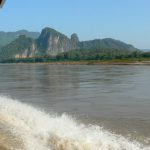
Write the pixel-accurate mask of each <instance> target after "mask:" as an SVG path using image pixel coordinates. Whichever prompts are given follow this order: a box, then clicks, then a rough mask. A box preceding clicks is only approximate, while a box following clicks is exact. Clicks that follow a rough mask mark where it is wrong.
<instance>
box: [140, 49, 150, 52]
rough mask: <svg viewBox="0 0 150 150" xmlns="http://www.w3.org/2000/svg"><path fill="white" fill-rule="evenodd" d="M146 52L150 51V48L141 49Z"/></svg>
mask: <svg viewBox="0 0 150 150" xmlns="http://www.w3.org/2000/svg"><path fill="white" fill-rule="evenodd" d="M141 50H142V51H144V52H150V49H141Z"/></svg>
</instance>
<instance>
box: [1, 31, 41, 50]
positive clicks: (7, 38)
mask: <svg viewBox="0 0 150 150" xmlns="http://www.w3.org/2000/svg"><path fill="white" fill-rule="evenodd" d="M19 35H26V36H27V37H30V38H33V39H36V38H38V36H39V35H40V33H39V32H29V31H27V30H19V31H16V32H3V31H0V48H1V47H3V46H5V45H7V44H9V43H10V42H12V41H13V40H15V39H16V38H17V37H18V36H19Z"/></svg>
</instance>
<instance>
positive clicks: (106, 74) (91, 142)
mask: <svg viewBox="0 0 150 150" xmlns="http://www.w3.org/2000/svg"><path fill="white" fill-rule="evenodd" d="M0 149H2V150H5V149H13V150H16V149H18V150H35V149H37V150H139V149H146V150H150V66H144V65H143V66H140V65H137V66H136V65H130V66H126V65H118V66H117V65H104V66H103V65H91V66H90V65H89V66H88V65H49V64H4V65H2V64H1V65H0Z"/></svg>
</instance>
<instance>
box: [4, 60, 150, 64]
mask: <svg viewBox="0 0 150 150" xmlns="http://www.w3.org/2000/svg"><path fill="white" fill-rule="evenodd" d="M1 64H3V63H1ZM8 64H50V65H150V61H124V60H123V61H113V60H111V61H99V60H90V61H51V62H50V61H49V62H18V63H8Z"/></svg>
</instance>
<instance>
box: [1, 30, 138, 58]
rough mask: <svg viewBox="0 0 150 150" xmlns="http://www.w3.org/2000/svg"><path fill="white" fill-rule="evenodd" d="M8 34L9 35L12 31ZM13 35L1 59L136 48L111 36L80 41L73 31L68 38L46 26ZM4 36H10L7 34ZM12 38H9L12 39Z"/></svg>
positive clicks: (2, 52) (3, 48) (131, 49)
mask: <svg viewBox="0 0 150 150" xmlns="http://www.w3.org/2000/svg"><path fill="white" fill-rule="evenodd" d="M8 34H10V35H11V34H12V33H8ZM22 34H24V35H25V36H18V35H22ZM12 35H13V36H12V37H13V38H15V36H14V34H12ZM15 35H16V37H18V38H17V39H15V40H14V41H12V42H11V43H10V44H8V45H6V46H3V47H2V48H1V51H0V58H1V59H2V58H27V57H34V56H38V57H41V56H56V55H57V54H60V53H62V52H67V51H71V50H90V51H91V52H92V51H94V50H103V49H104V50H105V51H110V50H112V49H117V50H119V51H125V52H126V51H134V50H137V49H136V48H135V47H134V46H132V45H130V44H126V43H124V42H121V41H119V40H114V39H111V38H107V39H97V40H91V41H81V42H80V41H79V38H78V35H77V34H75V33H74V34H72V35H71V37H70V38H69V37H67V36H66V35H64V34H62V33H60V32H58V31H56V30H54V29H52V28H48V27H46V28H44V29H43V30H42V32H41V34H40V35H39V34H38V33H35V32H27V31H25V30H22V31H18V32H16V34H15ZM38 35H39V36H38ZM6 37H11V36H8V35H7V36H6ZM37 37H38V38H37ZM13 38H11V39H9V40H12V39H13ZM35 38H36V39H35ZM3 39H5V38H3ZM6 39H7V38H6ZM7 42H8V40H6V43H7ZM3 43H4V42H3Z"/></svg>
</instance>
